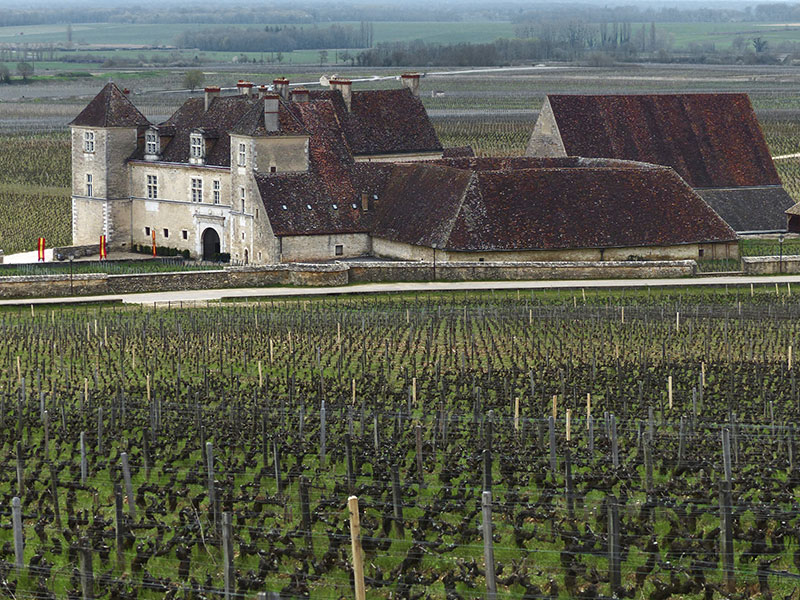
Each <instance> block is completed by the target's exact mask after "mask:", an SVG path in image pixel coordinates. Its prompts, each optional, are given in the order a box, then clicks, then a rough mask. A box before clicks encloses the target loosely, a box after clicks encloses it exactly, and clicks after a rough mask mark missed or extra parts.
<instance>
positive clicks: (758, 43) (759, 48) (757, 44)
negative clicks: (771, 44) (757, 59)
mask: <svg viewBox="0 0 800 600" xmlns="http://www.w3.org/2000/svg"><path fill="white" fill-rule="evenodd" d="M767 46H768V42H767V40H765V39H764V38H762V37H757V38H753V48H755V50H756V52H757V53H760V52H763V51H764V50H766V49H767Z"/></svg>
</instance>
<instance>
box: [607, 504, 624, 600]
mask: <svg viewBox="0 0 800 600" xmlns="http://www.w3.org/2000/svg"><path fill="white" fill-rule="evenodd" d="M619 538H620V536H619V506H618V505H617V498H616V496H613V495H610V496H609V497H608V581H609V582H610V584H611V595H612V596H614V595H616V594H615V592H616V590H618V589H619V587H620V585H621V583H622V572H621V554H620V548H619Z"/></svg>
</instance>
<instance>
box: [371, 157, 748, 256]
mask: <svg viewBox="0 0 800 600" xmlns="http://www.w3.org/2000/svg"><path fill="white" fill-rule="evenodd" d="M448 162H449V163H450V164H448ZM498 162H499V161H498V159H494V160H488V161H484V160H480V159H478V160H475V159H472V160H470V159H467V160H463V159H456V160H453V161H446V160H442V161H437V162H436V163H434V164H430V163H428V164H425V163H415V164H407V165H395V166H394V168H393V171H392V174H391V176H390V177H389V179H388V183H387V185H386V187H385V188H384V190H383V195H382V199H381V202H380V204H379V209H378V213H377V214H376V215H375V217H374V219H375V221H374V224H373V228H372V234H373V235H374V236H376V237H382V238H386V239H390V240H394V241H398V242H404V243H408V244H412V245H419V246H428V247H430V246H432V245H433V244H436V247H438V248H441V249H444V250H453V251H492V250H496V251H505V250H556V249H567V248H618V247H636V246H670V245H678V244H689V243H704V242H724V241H733V240H734V239H735V238H736V235H735V233H734V232H733V230H732V229H731V228H730V227H728V225H726V223H725V222H724V221H723V220H722V219H721V218H720V217H719V215H717V214H716V213H715V212H714V211H713V210H712V209H711V208H710V207H709V206H708V205H707V204H706V203H705V202H704V201H703V199H702V198H700V197H699V196H698V195H697V194H696V193H695V192H694V191H693V190H692V189H691V188H690V187H689V186H688V185H686V183H685V182H684V181H683V180H682V179H681V178H680V177H679V176H678V175H677V174H676V173H675V172H674V171H673V170H672V169H670V168H665V167H657V166H652V165H649V166H645V165H639V164H621V163H619V162H617V161H611V162H608V163H604V162H603V161H586V162H584V161H582V160H581V159H574V158H568V159H544V160H538V159H522V160H518V159H517V160H514V159H512V160H509V161H508V166H509V167H512V168H506V166H503V165H498V164H497V163H498ZM525 162H527V163H528V164H527V165H525ZM498 166H500V167H501V168H499V169H498V168H496V167H498Z"/></svg>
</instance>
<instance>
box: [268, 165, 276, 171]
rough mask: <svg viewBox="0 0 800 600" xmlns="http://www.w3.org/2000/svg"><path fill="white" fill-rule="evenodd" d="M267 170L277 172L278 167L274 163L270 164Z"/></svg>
mask: <svg viewBox="0 0 800 600" xmlns="http://www.w3.org/2000/svg"><path fill="white" fill-rule="evenodd" d="M269 172H270V173H277V172H278V167H276V166H275V165H272V166H271V167H270V168H269Z"/></svg>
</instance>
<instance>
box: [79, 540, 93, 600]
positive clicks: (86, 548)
mask: <svg viewBox="0 0 800 600" xmlns="http://www.w3.org/2000/svg"><path fill="white" fill-rule="evenodd" d="M80 553H81V591H82V593H83V600H93V599H94V571H93V569H92V546H91V542H90V541H89V540H88V539H87V538H82V539H81V549H80Z"/></svg>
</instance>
